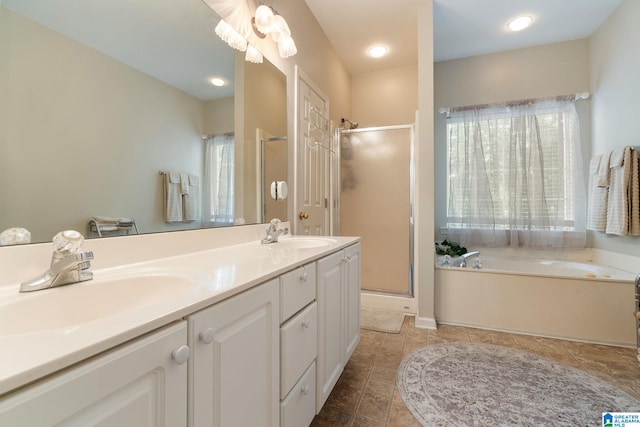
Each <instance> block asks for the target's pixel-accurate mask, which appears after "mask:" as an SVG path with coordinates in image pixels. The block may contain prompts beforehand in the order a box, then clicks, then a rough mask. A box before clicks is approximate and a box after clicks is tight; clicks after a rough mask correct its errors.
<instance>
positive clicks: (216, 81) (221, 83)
mask: <svg viewBox="0 0 640 427" xmlns="http://www.w3.org/2000/svg"><path fill="white" fill-rule="evenodd" d="M209 81H210V82H211V84H212V85H214V86H224V85H225V84H227V82H225V81H224V79H221V78H220V77H212V78H211V79H210V80H209Z"/></svg>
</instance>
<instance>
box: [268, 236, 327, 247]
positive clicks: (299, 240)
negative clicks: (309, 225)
mask: <svg viewBox="0 0 640 427" xmlns="http://www.w3.org/2000/svg"><path fill="white" fill-rule="evenodd" d="M333 243H336V240H334V239H328V238H326V237H288V238H284V239H282V238H281V239H280V240H278V241H277V242H276V243H271V245H274V247H277V248H281V249H282V248H290V249H311V248H321V247H323V246H329V245H331V244H333Z"/></svg>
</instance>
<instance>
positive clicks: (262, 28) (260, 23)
mask: <svg viewBox="0 0 640 427" xmlns="http://www.w3.org/2000/svg"><path fill="white" fill-rule="evenodd" d="M251 26H252V28H253V32H254V33H255V34H256V36H258V37H259V38H261V39H264V38H266V37H267V35H271V38H272V39H273V41H274V42H276V44H277V45H278V53H279V54H280V57H282V58H288V57H290V56H293V55H295V54H296V53H298V49H297V48H296V44H295V42H294V41H293V37H291V29H289V25H288V24H287V21H286V20H285V19H284V18H283V17H282V15H280V14H278V12H276V11H275V10H274V9H273V8H272V7H271V6H267V5H264V4H262V5H260V6H258V8H257V9H256V12H255V16H254V17H253V18H251Z"/></svg>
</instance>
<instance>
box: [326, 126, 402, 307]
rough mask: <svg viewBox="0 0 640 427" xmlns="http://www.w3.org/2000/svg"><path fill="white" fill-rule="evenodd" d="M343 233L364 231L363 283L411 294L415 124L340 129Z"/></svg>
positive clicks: (382, 290) (379, 289)
mask: <svg viewBox="0 0 640 427" xmlns="http://www.w3.org/2000/svg"><path fill="white" fill-rule="evenodd" d="M339 140H340V198H339V200H340V209H339V221H340V234H341V235H344V236H362V289H363V290H364V291H370V292H376V293H384V294H392V295H398V296H413V193H414V176H415V171H414V153H413V151H414V149H413V145H414V127H413V125H402V126H385V127H375V128H363V129H351V130H340V131H339Z"/></svg>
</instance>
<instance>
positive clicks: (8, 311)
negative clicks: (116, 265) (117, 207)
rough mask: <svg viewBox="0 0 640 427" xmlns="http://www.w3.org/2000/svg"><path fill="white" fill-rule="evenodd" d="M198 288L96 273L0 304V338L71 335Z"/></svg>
mask: <svg viewBox="0 0 640 427" xmlns="http://www.w3.org/2000/svg"><path fill="white" fill-rule="evenodd" d="M198 283H199V281H198V280H197V278H196V277H193V276H189V275H186V274H185V275H181V274H173V273H166V272H149V271H144V272H137V273H135V272H133V273H131V272H130V273H126V274H123V273H122V272H120V273H117V274H107V275H105V276H104V277H100V275H99V273H97V274H96V276H95V278H94V280H89V281H86V282H82V283H75V284H71V285H66V286H61V287H57V288H51V289H45V290H41V291H36V292H32V293H28V294H18V295H17V296H15V298H12V299H11V300H10V301H4V302H3V301H0V335H16V334H28V333H36V332H45V331H52V330H57V329H65V330H71V328H75V327H76V326H78V325H81V324H83V323H87V322H91V321H94V320H97V319H101V318H106V317H109V316H112V315H114V314H120V313H123V312H128V311H132V310H137V309H140V308H143V307H146V306H150V305H152V304H157V303H159V302H162V301H166V300H168V299H171V298H173V297H175V296H176V295H179V294H181V293H182V292H185V291H188V290H190V289H192V288H194V287H195V286H197V285H198ZM16 293H17V292H16Z"/></svg>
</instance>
